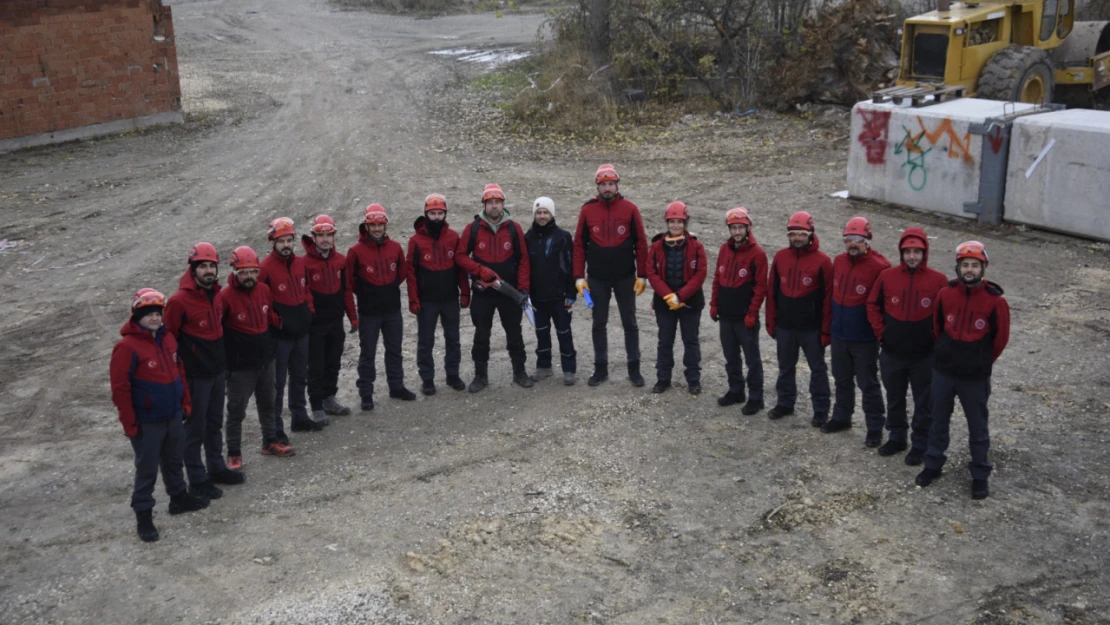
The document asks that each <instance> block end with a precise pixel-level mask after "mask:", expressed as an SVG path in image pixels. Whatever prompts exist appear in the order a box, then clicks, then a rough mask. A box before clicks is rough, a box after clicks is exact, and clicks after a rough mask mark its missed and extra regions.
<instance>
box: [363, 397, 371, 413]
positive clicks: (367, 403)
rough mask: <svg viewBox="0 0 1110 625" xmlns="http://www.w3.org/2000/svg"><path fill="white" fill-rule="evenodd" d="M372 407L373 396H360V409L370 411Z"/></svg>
mask: <svg viewBox="0 0 1110 625" xmlns="http://www.w3.org/2000/svg"><path fill="white" fill-rule="evenodd" d="M373 409H374V398H373V397H363V398H362V411H363V412H370V411H371V410H373Z"/></svg>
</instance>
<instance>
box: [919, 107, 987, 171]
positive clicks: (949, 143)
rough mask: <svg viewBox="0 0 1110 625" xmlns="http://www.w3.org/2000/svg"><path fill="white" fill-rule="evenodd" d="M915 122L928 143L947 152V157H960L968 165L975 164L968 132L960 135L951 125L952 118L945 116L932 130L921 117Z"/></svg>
mask: <svg viewBox="0 0 1110 625" xmlns="http://www.w3.org/2000/svg"><path fill="white" fill-rule="evenodd" d="M917 123H918V124H919V125H920V126H921V134H922V136H923V137H924V138H925V141H927V142H928V143H929V145H931V146H933V147H936V148H939V149H941V150H944V151H945V152H947V153H948V158H958V159H962V160H963V162H965V163H967V164H968V165H974V164H975V158H974V157H972V156H971V133H970V132H965V133H963V135H960V133H958V132H956V128H955V127H954V126H953V125H952V120H951V119H949V118H947V117H946V118H944V119H943V120H941V122H940V123H939V124H937V126H936V128H933V129H932V130H929V129H928V128H927V127H926V126H925V121H924V120H923V119H921V117H918V118H917Z"/></svg>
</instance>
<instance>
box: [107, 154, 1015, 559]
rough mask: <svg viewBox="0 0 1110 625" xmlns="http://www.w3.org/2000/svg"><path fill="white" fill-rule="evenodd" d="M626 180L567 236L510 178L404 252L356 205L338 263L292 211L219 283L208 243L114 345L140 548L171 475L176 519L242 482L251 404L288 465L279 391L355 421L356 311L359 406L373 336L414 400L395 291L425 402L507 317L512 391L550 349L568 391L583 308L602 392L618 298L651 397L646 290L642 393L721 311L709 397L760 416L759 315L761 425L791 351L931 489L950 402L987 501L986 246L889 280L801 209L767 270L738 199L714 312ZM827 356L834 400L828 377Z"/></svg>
mask: <svg viewBox="0 0 1110 625" xmlns="http://www.w3.org/2000/svg"><path fill="white" fill-rule="evenodd" d="M619 182H620V176H619V175H618V174H617V172H616V169H615V168H614V167H613V166H612V165H608V164H607V165H602V166H601V167H600V168H598V170H597V172H596V174H595V184H596V186H597V195H596V196H594V197H593V198H591V199H590V200H589V201H587V202H586V203H585V204H584V205H583V206H582V208H581V210H580V211H579V215H578V223H577V227H576V229H575V232H574V234H573V235H571V233H570V232H568V231H566V230H563V229H562V228H559V227H558V226H557V225H556V221H555V204H554V202H553V201H552V200H551V199H550V198H548V197H540V198H537V199H536V200H535V201H534V202H533V205H532V224H531V227H530V228H529V229H528V230H527V231H525V230H524V228H523V227H522V226H521V225H520V224H519V223H517V222H516V221H514V220H513V219H512V218H511V216H510V214H509V211H508V210H507V209H506V208H505V194H504V192H503V191H502V189H501V187H500V186H499V185H496V184H489V185H486V187H485V189H483V192H482V196H481V202H482V212H481V213H480V214H478V215H476V216H475V217H474V219H473V221H472V222H470V223H468V224H467V225H466V226H465V227H464V228H463V229H462V231H461V233H457V232H456V231H455V230H453V229H452V228H451V227H450V226H449V225H448V223H447V213H448V206H447V200H446V198H445V197H444V196H443V195H441V194H438V193H433V194H431V195H429V196H427V198H425V201H424V210H423V215H422V216H420V217H419V218H418V219H417V220H416V221H415V223H414V224H413V234H412V235H411V236H410V238H409V240H408V246H407V251H406V249H403V248H402V246H401V244H400V243H399V242H397V241H396V240H394V239H392V238H390V237H389V235H388V234H387V230H388V224H389V221H390V218H389V215H388V214H387V211H386V210H385V208H384V207H383V206H381V205H380V204H371V205H370V206H368V207H367V208H366V210H365V211H364V214H363V218H362V221H361V223H360V224H359V238H358V242H356V243H355V244H354V245H353V246H352V247H351V248H350V249H349V250H348V251H347V253H346V254H343V253H340V252H339V251H338V250H337V249H336V242H335V237H336V234H337V228H336V224H335V221H334V220H333V219H332V218H331V217H329V216H327V215H319V216H317V217H315V218H314V219H313V220H312V222H311V224H310V226H309V233H307V234H304V235H303V236H301V237H300V243H301V245H302V247H303V249H304V254H302V255H298V254H296V253H295V250H294V248H295V246H296V242H297V232H296V228H295V225H294V222H293V220H292V219H289V218H287V217H281V218H278V219H275V220H273V221H272V222H271V223H270V226H269V230H268V238H269V241H270V244H271V248H272V249H271V251H270V252H269V254H267V255H266V257H265V258H264V259H260V258H259V256H258V255H257V254H256V253H255V251H254V250H253V249H251V248H250V247H248V246H241V247H238V248H236V249H235V250H234V251H233V252H232V253H231V255H230V258H229V265H230V268H231V272H230V274H229V275H228V276H227V284H226V286H224V285H221V284H220V282H219V265H220V256H219V254H218V252H217V250H216V248H215V247H214V246H213V245H211V244H209V243H204V242H201V243H197V244H196V245H195V246H194V247H193V248H192V250H191V251H190V254H189V258H188V268H187V270H186V271H185V273H184V275H182V277H181V279H180V282H179V285H178V290H177V292H176V293H174V294H173V296H172V297H170V298H168V299H167V298H165V296H164V295H162V293H159V292H158V291H156V290H154V289H151V288H144V289H140V290H139V291H138V292H137V293H136V295H135V296H134V298H133V301H132V303H131V316H130V317H129V319H128V321H127V322H126V323H125V324H124V326H123V328H122V329H121V331H120V333H121V335H122V337H123V338H122V339H121V340H120V342H119V343H118V344H117V345H116V347H115V349H114V350H113V353H112V360H111V368H110V377H111V388H112V400H113V403H114V404H115V405H116V408H117V410H118V413H119V419H120V422H121V424H122V425H123V429H124V433H125V434H126V435H127V436H128V438H129V439H130V441H131V445H132V447H133V450H134V453H135V468H136V472H135V482H134V489H133V494H132V498H131V506H132V508H133V510H134V511H135V514H136V519H137V531H138V534H139V537H140V538H141V539H142V540H143V541H148V542H149V541H155V540H158V537H159V534H158V530H157V529H156V528H155V526H154V523H153V514H152V511H153V508H154V503H155V501H154V496H153V493H154V487H155V483H156V480H157V474H158V472H159V469H160V470H161V473H162V478H163V483H164V484H163V485H164V487H165V489H166V492H167V494H168V495H169V496H170V505H169V512H170V514H178V513H183V512H190V511H194V510H200V509H203V508H205V507H207V506H208V505H209V502H210V501H211V500H212V499H218V498H220V497H221V496H222V495H223V490H222V489H221V488H220V486H221V485H223V486H226V485H235V484H242V483H243V482H244V481H245V479H246V477H245V473H244V471H243V463H244V460H243V447H242V443H243V433H242V431H243V427H242V424H243V421H244V419H245V418H246V411H247V406H248V403H249V401H250V399H251V398H252V397H253V398H254V402H255V408H256V411H257V415H258V420H259V426H260V433H261V439H262V440H261V447H260V452H261V453H262V454H264V455H271V456H275V457H290V456H293V455H294V454H295V451H294V449H293V447H292V444H291V441H290V438H289V435H288V434H287V433H286V429H285V423H284V421H283V419H282V416H283V411H284V408H285V403H286V397H287V398H288V408H289V420H290V430H291V431H293V432H316V431H320V430H321V429H323V428H324V427H326V426H327V425H328V424H329V422H330V418H331V417H333V416H338V415H348V414H350V413H351V409H350V408H349V407H347V406H344V405H343V404H342V403H341V402H340V401H339V400H338V399H337V397H336V395H337V394H338V390H339V386H338V381H339V372H340V368H341V356H342V353H343V348H344V343H345V337H346V334H347V332H346V331H345V328H344V318H346V319H347V320H348V321H349V323H350V328H351V332H352V333H354V332H357V333H358V337H359V358H358V366H357V370H358V379H357V382H356V386H357V389H358V393H359V399H360V405H361V409H362V410H363V411H364V412H365V411H370V410H373V409H374V388H375V383H376V379H377V348H378V342H379V338H380V339H381V342H382V344H383V347H384V352H385V354H384V361H385V373H386V384H387V387H388V394H389V397H390V398H392V399H397V400H401V401H412V400H414V399H415V398H416V394H415V393H413V392H412V391H410V390H409V389H408V388H406V387H405V384H404V369H403V364H402V357H401V342H402V338H403V328H404V319H403V316H402V304H403V302H402V299H401V286H402V284H405V283H407V288H406V297H407V308H408V310H409V312H410V313H411V314H412V315H413V316H414V317H415V318H416V325H417V354H416V361H417V370H418V372H419V375H420V378H421V383H422V384H421V389H420V390H421V392H422V393H423V394H424V395H426V396H431V395H434V394H435V393H436V392H437V388H436V383H435V378H436V376H435V362H434V359H433V357H432V352H433V348H434V345H435V336H436V328H437V325H438V326H439V327H441V328H442V329H443V338H444V343H445V357H444V362H443V368H444V373H445V377H444V382H445V383H446V385H447V386H448V387H450V388H452V389H454V390H456V391H462V390H468V391H469V392H471V393H477V392H480V391H482V390H483V389H485V388H486V387H487V386H488V385H489V368H488V361H489V354H490V338H491V334H492V327H493V318H494V316H495V314H496V316H498V317H499V319H500V322H501V326H502V328H503V329H504V331H505V336H506V344H507V348H508V352H509V358H510V361H511V363H512V371H513V374H512V380H513V382H514V383H515V384H517V385H519V386H521V387H524V388H530V387H532V386H533V385H534V384H535V382H537V381H541V380H543V379H546V378H548V377H550V376H552V375H553V362H554V359H553V354H552V350H553V349H554V346H555V343H556V342H557V344H558V348H559V352H560V358H559V363H560V367H561V372H562V381H563V384H565V385H568V386H570V385H573V384H575V383H576V381H577V352H576V350H575V349H574V341H573V336H572V332H571V318H572V310H573V307H574V305H575V303H576V302H577V301H578V300H579V299H582V300H584V301H585V303H586V305H587V306H588V307H589V308H591V309H592V314H593V318H592V324H591V335H592V341H593V347H594V363H593V366H594V368H593V373H592V374H591V375H590V377H589V379H588V384H589V385H590V386H599V385H601V384H603V383H605V382H606V381H607V380H608V378H609V353H608V332H607V325H608V319H609V306H610V303H611V301H612V300H613V299H615V300H616V304H617V308H618V312H619V317H620V320H621V325H622V328H623V330H624V341H625V356H626V366H627V372H628V379H629V381H630V382H631V383H632V384H633V385H634V386H643V385H644V384H645V381H644V378H643V375H642V373H641V371H640V347H639V327H638V324H637V312H636V306H635V298H636V297H637V296H639V295H642V294H643V293H644V292H645V290H646V287H647V285H649V284H650V285H651V287H652V290H653V291H654V295H653V297H652V304H651V309H652V311H653V316H654V318H655V322H656V324H657V326H658V342H657V353H656V366H655V367H656V382H655V384H654V386H653V387H652V392H654V393H664V392H666V391H668V390H669V389H671V388H672V372H673V370H674V368H675V359H674V343H675V339H676V338H677V337H678V336H681V339H682V344H683V347H684V354H683V360H682V364H683V368H684V371H683V373H684V377H685V382H686V389H687V391H688V392H689V393H691V394H693V395H697V394H700V393H701V390H702V386H701V352H700V338H699V331H700V325H701V316H702V312H703V311H704V310H705V308H706V307H708V308H709V316H710V317H711V319H712V320H713V321H714V322H717V323H718V326H719V332H720V340H721V346H722V349H723V352H724V357H725V371H726V374H727V378H728V390H727V391H726V392H725V394H724V395H722V396H721V397H719V398H718V399H717V403H718V404H719V405H720V406H723V407H725V406H732V405H738V404H742V406H741V412H742V414H744V415H754V414H756V413H758V412H760V411H761V410H763V409H764V408H765V404H764V396H763V366H762V359H761V357H760V348H759V326H760V309H761V308H763V305H764V302H766V310H765V313H764V319H765V328H766V331H767V333H768V334H769V335H770V336H771V338H772V339H773V340H774V341H775V345H776V352H777V357H778V364H779V373H778V379H777V382H776V386H775V388H776V394H777V397H776V402H775V404H774V406H773V407H772V408H771V409H770V410H769V411H768V413H767V414H768V416H769V417H770V418H771V419H781V418H783V417H786V416H788V415H790V414H793V412H794V408H795V403H796V399H797V395H798V392H797V385H796V382H795V377H796V376H795V368H796V365H797V362H798V358H799V351H800V352H801V353H802V354H804V356H805V358H806V360H807V362H808V364H809V369H810V383H809V394H810V401H811V402H812V407H813V412H812V414H813V416H812V424H813V426H814V427H819V428H821V430H822V431H823V432H827V433H832V432H838V431H841V430H845V429H848V428H850V427H851V425H852V421H851V419H852V414H853V412H854V409H855V387H856V386H858V387H859V389H860V391H861V393H862V396H863V401H862V405H863V413H864V421H865V423H866V426H867V433H866V437H865V439H864V441H865V444H866V445H867V446H869V447H877V448H878V452H879V454H881V455H884V456H890V455H894V454H897V453H900V452H904V451H906V450H909V452H908V453H907V454H906V457H905V460H906V463H907V464H910V465H920V464H924V467H923V470H922V471H921V473H920V474H919V475H918V476H917V478H916V482H917V484H918V485H920V486H928V485H929V484H931V483H932V482H933V481H934V480H935V479H936V478H938V477H940V475H941V469H942V467H943V465H944V463H945V459H946V457H945V451H946V450H947V447H948V443H949V441H948V430H949V427H948V426H949V419H950V417H951V414H952V411H953V407H954V401H955V398H959V400H960V402H961V405H962V406H963V409H964V413H965V415H966V416H967V420H968V426H969V432H970V447H971V456H972V460H971V465H970V469H971V474H972V478H973V479H972V497H974V498H976V499H981V498H984V497H987V496H988V494H989V489H988V485H987V484H988V482H987V478H988V476H989V474H990V471H991V466H992V465H991V464H990V462H989V461H988V458H987V453H988V449H989V446H990V438H989V432H988V428H987V398H988V396H989V394H990V374H991V367H992V364H993V363H994V361H995V360H996V359H997V358H998V356H999V355H1000V354H1001V353H1002V350H1003V349H1004V348H1005V346H1006V343H1007V340H1008V338H1009V308H1008V306H1007V304H1006V300H1005V299H1004V298H1003V296H1002V289H1001V288H1000V287H998V286H997V285H995V284H993V283H991V282H987V281H986V280H985V279H984V276H985V272H986V269H987V266H988V263H989V260H988V258H987V253H986V249H985V248H984V246H983V245H982V244H981V243H979V242H977V241H968V242H966V243H963V244H961V245H960V246H959V248H958V249H957V251H956V279H954V280H951V281H949V280H948V279H947V278H946V277H945V276H944V275H943V274H941V273H940V272H938V271H936V270H934V269H932V268H930V267H929V265H928V258H929V241H928V237H927V236H926V234H925V232H924V230H922V229H921V228H907V229H906V230H905V231H904V232H903V233H902V236H901V238H900V240H899V243H898V250H899V254H900V262H899V264H898V265H897V266H894V267H892V266H891V264H890V263H889V262H888V261H887V259H886V258H885V257H883V256H882V255H881V254H880V253H878V252H877V251H875V250H874V249H872V248H871V247H870V241H871V239H872V232H871V227H870V225H869V224H868V222H867V220H866V219H864V218H862V217H854V218H852V219H851V220H849V221H848V223H847V224H846V226H845V228H844V230H843V241H844V246H845V252H844V253H842V254H840V255H838V256H837V257H836V258H835V260H833V259H830V258H829V257H828V255H826V254H825V253H824V252H822V251H821V249H820V242H819V240H818V237H817V233H816V229H815V226H814V219H813V217H812V216H811V215H809V214H808V213H806V212H798V213H795V214H794V215H793V216H792V217H791V218H790V220H789V222H788V223H787V228H786V232H787V240H788V245H787V246H786V247H784V248H783V249H781V250H779V251H778V252H777V253H776V254H775V256H774V258H773V259H772V261H771V262H770V265H769V266H768V259H767V255H766V253H765V252H764V251H763V249H762V248H761V247H760V245H759V244H758V243H757V242H756V238H755V235H754V233H753V218H752V215H751V214H750V213H749V211H748V210H747V209H745V208H743V207H736V208H733V209H731V210H729V211H727V213H726V214H725V219H724V221H725V226H726V227H727V228H728V238H727V240H726V241H725V242H724V243H723V244H722V245H721V247H720V250H719V252H718V255H717V260H716V264H715V267H714V269H713V280H712V289H711V294H710V297H709V298H708V301H707V299H706V297H705V294H704V289H703V287H704V283H705V281H706V279H707V278H708V273H709V269H710V265H709V261H708V259H707V255H706V252H705V248H704V246H703V245H702V243H701V242H700V241H699V240H698V238H697V237H696V236H694V235H693V234H691V233H690V231H689V229H688V224H689V221H690V212H689V209H688V207H687V206H686V204H684V203H683V202H671V203H670V204H668V205H667V207H666V209H665V212H664V220H665V222H666V230H665V231H664V232H662V233H659V234H657V235H656V236H654V237H653V238H652V239H651V240H650V241H648V240H647V237H646V234H645V228H644V223H643V219H642V217H641V215H640V211H639V209H638V208H637V206H636V205H635V204H633V203H632V202H630V201H629V200H628V199H626V198H625V197H624V196H622V195H621V194H620V192H619ZM463 309H469V310H470V315H471V320H472V322H473V325H474V339H473V343H472V348H471V358H472V360H473V365H474V376H473V378H472V380H471V382H470V384H469V385H467V384H466V383H464V382H463V380H462V378H461V377H460V370H459V369H460V364H461V360H462V351H461V344H460V336H459V326H460V315H461V312H460V311H461V310H463ZM525 314H528V316H529V321H530V322H532V323H533V325H534V327H535V331H536V336H537V346H536V366H535V369H534V370H533V371H532V372H531V373H528V372H527V371H526V369H525V365H526V363H525V360H526V355H525V349H524V339H523V334H522V325H523V318H524V315H525ZM551 326H554V327H555V330H556V341H555V342H553V341H552V337H551ZM830 347H831V352H832V357H831V362H832V376H833V380H834V383H835V390H836V393H835V398H834V397H832V396H831V395H832V393H831V392H830V388H829V381H828V369H827V367H826V364H825V351H826V349H827V348H830ZM745 367H746V368H747V373H746V375H745V371H744V369H745ZM880 375H881V384H880ZM286 387H288V392H287V390H286ZM883 387H885V389H886V401H885V402H884V400H883V393H882V388H883ZM911 390H912V393H913V407H914V409H913V417H912V420H910V419H909V418H908V414H907V413H908V410H907V392H908V391H911ZM830 403H831V404H832V406H831V408H832V410H831V414H830ZM225 414H226V420H225ZM884 427H885V428H886V430H887V431H888V437H887V440H886V442H885V443H883V434H882V430H883V428H884ZM225 435H226V436H225ZM225 443H226V455H225V453H224V445H225Z"/></svg>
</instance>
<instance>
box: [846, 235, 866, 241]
mask: <svg viewBox="0 0 1110 625" xmlns="http://www.w3.org/2000/svg"><path fill="white" fill-rule="evenodd" d="M866 240H867V237H865V236H861V235H858V234H849V235H845V237H844V242H845V243H863V242H864V241H866Z"/></svg>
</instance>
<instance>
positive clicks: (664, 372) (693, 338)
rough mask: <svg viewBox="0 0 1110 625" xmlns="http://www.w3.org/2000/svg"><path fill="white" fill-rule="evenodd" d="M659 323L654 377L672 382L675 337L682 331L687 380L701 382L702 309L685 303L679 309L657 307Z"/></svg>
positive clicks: (690, 382) (656, 314) (688, 381)
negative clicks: (700, 334)
mask: <svg viewBox="0 0 1110 625" xmlns="http://www.w3.org/2000/svg"><path fill="white" fill-rule="evenodd" d="M655 323H656V324H657V325H658V326H659V346H658V347H657V348H656V356H655V377H656V379H657V380H659V381H660V382H670V381H671V372H672V370H674V339H675V335H676V334H678V331H679V329H680V328H681V331H682V350H683V351H682V366H683V367H685V369H686V371H685V374H686V383H687V384H701V342H700V340H699V338H698V334H699V332H698V331H699V329H700V327H699V326H700V324H701V309H700V308H699V309H697V310H695V309H693V308H690V307H689V306H684V307H682V308H679V309H678V310H669V309H668V310H657V311H655Z"/></svg>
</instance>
